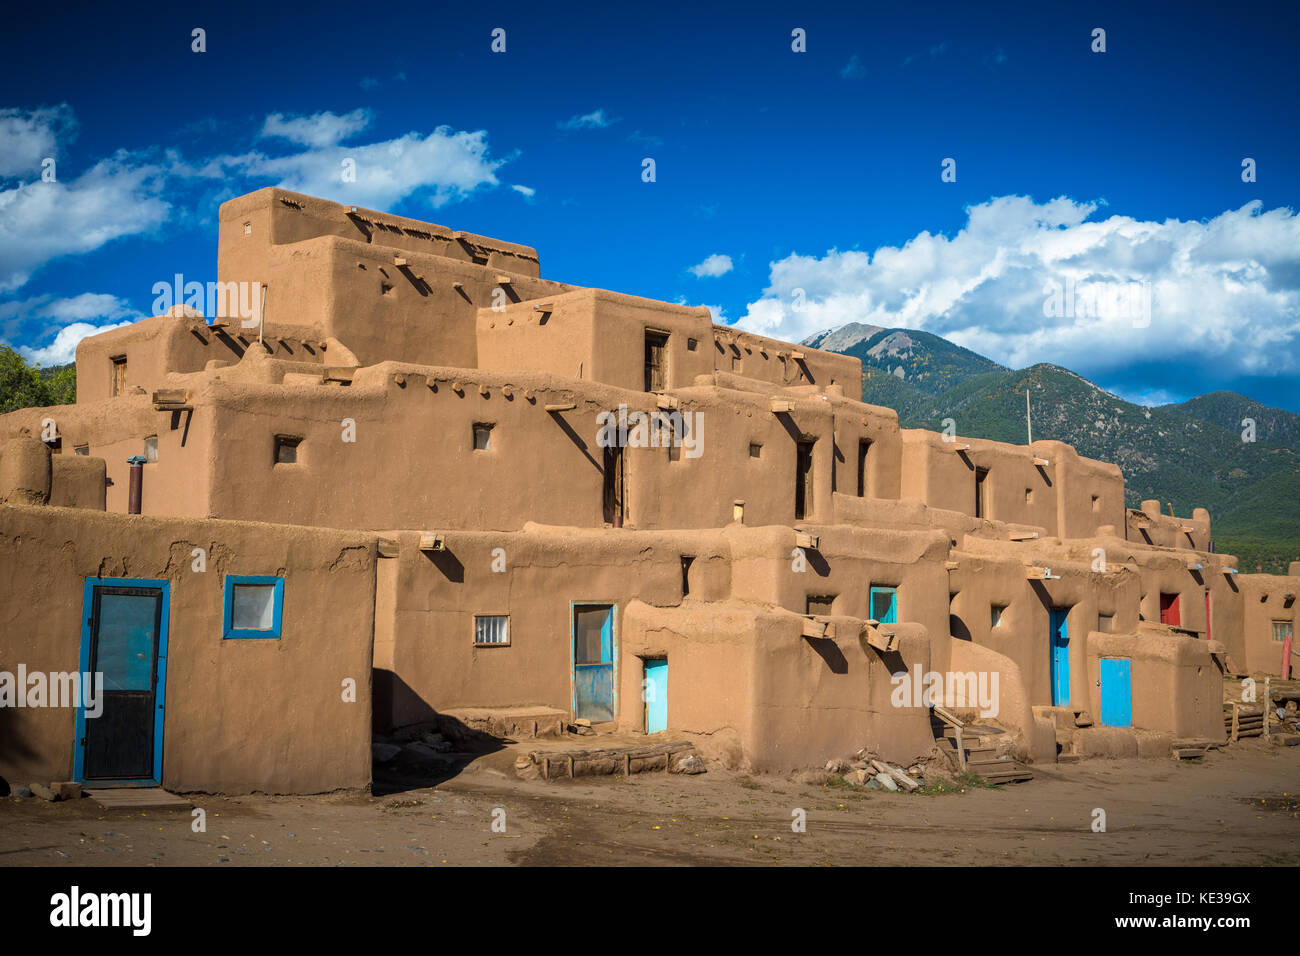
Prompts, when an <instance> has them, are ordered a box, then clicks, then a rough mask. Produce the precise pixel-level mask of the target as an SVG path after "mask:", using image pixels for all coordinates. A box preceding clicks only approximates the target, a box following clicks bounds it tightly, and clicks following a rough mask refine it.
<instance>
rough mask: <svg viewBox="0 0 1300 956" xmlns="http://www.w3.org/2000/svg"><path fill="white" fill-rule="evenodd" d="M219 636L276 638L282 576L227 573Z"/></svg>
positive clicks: (282, 590)
mask: <svg viewBox="0 0 1300 956" xmlns="http://www.w3.org/2000/svg"><path fill="white" fill-rule="evenodd" d="M225 587H226V595H225V610H224V612H223V613H222V624H221V631H222V634H221V636H222V637H223V638H227V639H229V638H247V637H261V638H268V637H269V638H275V639H277V640H278V639H279V637H280V624H281V611H282V609H283V606H284V578H280V577H260V576H251V575H244V574H227V575H226V581H225Z"/></svg>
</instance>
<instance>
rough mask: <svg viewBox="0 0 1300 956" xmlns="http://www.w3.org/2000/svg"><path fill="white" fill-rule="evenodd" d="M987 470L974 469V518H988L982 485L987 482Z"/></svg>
mask: <svg viewBox="0 0 1300 956" xmlns="http://www.w3.org/2000/svg"><path fill="white" fill-rule="evenodd" d="M988 478H989V470H988V469H987V468H976V469H975V517H977V518H985V517H988V506H987V503H986V502H985V500H984V485H985V483H986V482H987V481H988Z"/></svg>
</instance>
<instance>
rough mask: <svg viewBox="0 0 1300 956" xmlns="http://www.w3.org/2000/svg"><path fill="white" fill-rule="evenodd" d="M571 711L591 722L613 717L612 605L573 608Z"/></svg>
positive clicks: (582, 605) (580, 605)
mask: <svg viewBox="0 0 1300 956" xmlns="http://www.w3.org/2000/svg"><path fill="white" fill-rule="evenodd" d="M573 715H574V716H575V717H585V718H587V719H588V720H590V721H591V722H592V723H597V722H600V721H606V720H613V719H614V608H613V607H612V606H611V605H609V604H577V605H574V608H573Z"/></svg>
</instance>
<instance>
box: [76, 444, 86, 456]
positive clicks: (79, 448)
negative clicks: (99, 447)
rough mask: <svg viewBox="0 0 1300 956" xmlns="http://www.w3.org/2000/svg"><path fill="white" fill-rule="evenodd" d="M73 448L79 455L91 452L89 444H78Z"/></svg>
mask: <svg viewBox="0 0 1300 956" xmlns="http://www.w3.org/2000/svg"><path fill="white" fill-rule="evenodd" d="M72 450H73V451H74V452H76V453H77V454H78V455H89V454H90V446H89V445H77V446H76V447H74V448H73V449H72Z"/></svg>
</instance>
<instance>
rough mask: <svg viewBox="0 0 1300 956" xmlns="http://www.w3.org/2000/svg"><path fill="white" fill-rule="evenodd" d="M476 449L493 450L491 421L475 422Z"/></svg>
mask: <svg viewBox="0 0 1300 956" xmlns="http://www.w3.org/2000/svg"><path fill="white" fill-rule="evenodd" d="M474 450H475V451H491V450H492V424H491V423H490V422H476V423H475V424H474Z"/></svg>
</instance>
